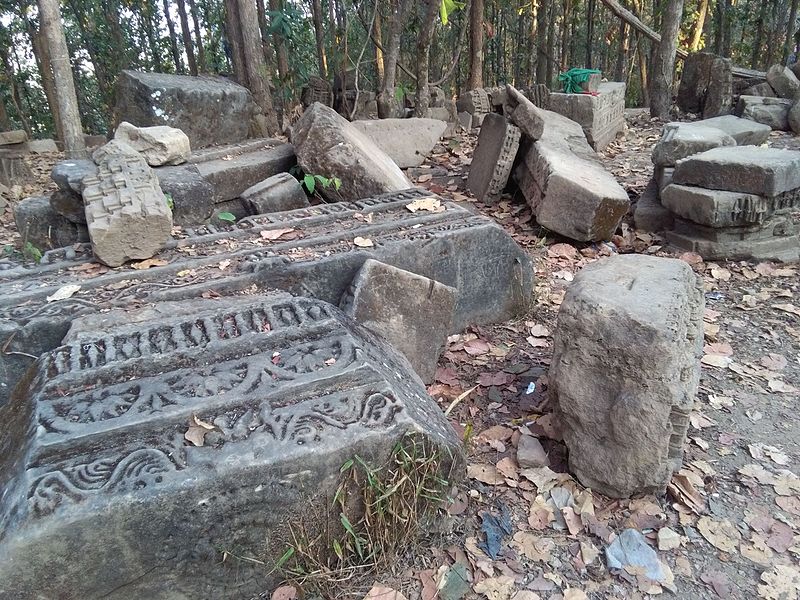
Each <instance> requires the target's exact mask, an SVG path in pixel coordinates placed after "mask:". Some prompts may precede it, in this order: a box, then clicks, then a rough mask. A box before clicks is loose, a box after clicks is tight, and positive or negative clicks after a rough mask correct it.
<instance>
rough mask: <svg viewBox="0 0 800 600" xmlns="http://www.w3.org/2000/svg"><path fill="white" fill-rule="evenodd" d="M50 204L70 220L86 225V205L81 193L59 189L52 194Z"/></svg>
mask: <svg viewBox="0 0 800 600" xmlns="http://www.w3.org/2000/svg"><path fill="white" fill-rule="evenodd" d="M50 206H51V207H52V208H53V210H54V211H56V212H57V213H58V214H60V215H61V216H62V217H64V218H66V219H67V220H68V221H72V222H73V223H80V224H81V225H86V206H85V205H84V204H83V196H81V195H80V194H76V193H75V192H73V191H72V190H62V189H58V190H56V191H55V192H53V193H52V194H50ZM54 247H56V248H57V247H58V246H54Z"/></svg>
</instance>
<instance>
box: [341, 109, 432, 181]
mask: <svg viewBox="0 0 800 600" xmlns="http://www.w3.org/2000/svg"><path fill="white" fill-rule="evenodd" d="M352 124H353V127H355V128H356V129H358V130H359V131H360V132H361V133H363V134H364V135H366V136H367V137H368V138H369V139H370V140H372V142H373V143H374V144H375V145H376V146H377V147H378V148H380V149H381V150H383V151H384V152H385V153H386V154H387V155H389V158H391V159H392V160H393V161H394V162H395V163H396V164H397V166H398V167H400V168H401V169H407V168H409V167H418V166H420V165H421V164H422V161H424V160H425V157H426V156H428V155H429V154H430V153H431V150H433V147H434V146H435V145H436V144H437V142H438V141H439V140H440V139H441V137H442V134H443V133H444V131H445V129H447V123H446V122H445V121H440V120H438V119H419V118H409V119H375V120H372V121H353V123H352Z"/></svg>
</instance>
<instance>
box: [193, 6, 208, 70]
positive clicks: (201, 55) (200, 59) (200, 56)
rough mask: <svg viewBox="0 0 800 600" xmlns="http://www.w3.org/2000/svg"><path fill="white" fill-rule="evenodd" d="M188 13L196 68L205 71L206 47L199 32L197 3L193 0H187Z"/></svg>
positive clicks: (206, 66)
mask: <svg viewBox="0 0 800 600" xmlns="http://www.w3.org/2000/svg"><path fill="white" fill-rule="evenodd" d="M189 13H190V14H191V15H192V23H193V24H194V36H195V47H196V48H197V70H198V71H199V72H201V73H205V72H206V71H207V70H208V63H207V62H206V49H205V47H204V45H203V36H202V34H201V33H200V15H199V13H198V12H197V3H196V2H195V0H189Z"/></svg>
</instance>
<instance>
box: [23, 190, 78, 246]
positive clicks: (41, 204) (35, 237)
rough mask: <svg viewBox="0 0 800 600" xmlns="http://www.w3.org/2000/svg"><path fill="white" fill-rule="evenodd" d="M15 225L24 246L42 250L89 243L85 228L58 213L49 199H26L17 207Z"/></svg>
mask: <svg viewBox="0 0 800 600" xmlns="http://www.w3.org/2000/svg"><path fill="white" fill-rule="evenodd" d="M14 222H15V224H16V226H17V231H18V232H19V235H20V237H21V238H22V243H23V244H27V243H28V242H30V243H31V245H33V246H34V247H35V248H37V249H38V250H39V251H41V252H44V251H45V250H51V249H53V248H63V247H64V246H71V245H72V244H76V243H79V242H88V241H89V234H88V232H87V231H86V225H83V224H80V223H75V222H73V221H71V220H69V219H67V218H66V217H64V216H63V215H60V214H59V213H58V212H56V211H55V210H54V209H53V207H52V206H51V205H50V198H47V197H46V196H45V197H36V198H26V199H24V200H22V201H21V202H19V203H17V205H16V206H15V207H14Z"/></svg>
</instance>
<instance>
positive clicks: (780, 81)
mask: <svg viewBox="0 0 800 600" xmlns="http://www.w3.org/2000/svg"><path fill="white" fill-rule="evenodd" d="M767 83H769V85H770V87H772V89H773V90H775V93H776V94H778V96H779V97H781V98H788V99H790V100H793V99H794V98H795V97H796V96H797V93H798V92H800V80H798V79H797V76H796V75H795V74H794V73H793V72H792V70H791V69H790V68H789V67H786V66H784V65H772V66H771V67H770V68H769V69H768V70H767Z"/></svg>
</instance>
